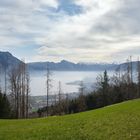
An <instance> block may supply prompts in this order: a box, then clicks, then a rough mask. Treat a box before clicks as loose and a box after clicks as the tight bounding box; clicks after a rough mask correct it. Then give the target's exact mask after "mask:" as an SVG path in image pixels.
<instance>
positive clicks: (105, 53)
mask: <svg viewBox="0 0 140 140" xmlns="http://www.w3.org/2000/svg"><path fill="white" fill-rule="evenodd" d="M139 7H140V3H139V0H127V1H126V0H106V1H104V0H94V1H93V0H86V1H85V0H67V1H65V0H26V2H25V0H24V1H23V0H12V1H11V0H1V1H0V30H1V32H0V43H1V45H0V48H4V47H6V46H8V47H11V48H12V47H14V48H15V47H24V46H30V45H31V46H33V45H34V46H35V47H34V49H33V51H34V53H33V54H35V53H36V55H35V56H33V57H32V60H31V59H30V60H29V61H41V60H42V61H45V60H50V61H59V60H62V59H68V60H71V61H75V62H78V61H88V62H89V61H92V62H96V61H102V62H104V61H107V62H111V61H115V60H116V57H117V60H118V61H121V60H124V59H126V58H127V57H128V55H135V56H138V53H137V51H138V50H139V46H140V41H139V39H140V27H139V22H140V15H139V13H140V9H139ZM7 40H8V41H9V43H8V41H7ZM26 48H27V47H26ZM130 48H131V49H130ZM132 49H134V51H132ZM27 51H28V50H27ZM25 57H27V58H28V56H25Z"/></svg>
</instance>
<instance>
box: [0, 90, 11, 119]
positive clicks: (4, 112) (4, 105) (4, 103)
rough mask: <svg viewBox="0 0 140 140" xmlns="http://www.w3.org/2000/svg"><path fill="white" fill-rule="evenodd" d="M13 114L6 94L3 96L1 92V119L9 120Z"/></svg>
mask: <svg viewBox="0 0 140 140" xmlns="http://www.w3.org/2000/svg"><path fill="white" fill-rule="evenodd" d="M10 114H11V111H10V103H9V101H8V98H7V96H6V94H2V93H1V91H0V118H2V119H5V118H9V117H10Z"/></svg>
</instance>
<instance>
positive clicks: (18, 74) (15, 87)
mask: <svg viewBox="0 0 140 140" xmlns="http://www.w3.org/2000/svg"><path fill="white" fill-rule="evenodd" d="M9 83H10V91H11V96H12V97H13V101H14V104H13V107H14V110H15V116H16V117H17V118H26V117H27V112H28V107H27V106H28V96H29V75H27V68H26V64H25V63H24V62H21V63H19V65H18V66H17V67H14V68H12V69H11V71H10V73H9Z"/></svg>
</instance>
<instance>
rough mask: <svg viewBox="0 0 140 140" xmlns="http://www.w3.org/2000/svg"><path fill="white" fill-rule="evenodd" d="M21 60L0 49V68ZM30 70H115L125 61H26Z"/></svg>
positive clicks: (13, 64)
mask: <svg viewBox="0 0 140 140" xmlns="http://www.w3.org/2000/svg"><path fill="white" fill-rule="evenodd" d="M20 62H21V61H20V60H19V59H18V58H16V57H15V56H13V55H12V54H11V53H9V52H1V51H0V68H3V69H4V68H6V67H7V68H11V67H14V66H16V65H17V64H19V63H20ZM27 65H28V68H29V70H30V71H43V70H46V67H47V66H49V68H50V69H51V70H54V71H103V70H115V69H117V68H118V67H119V66H120V67H121V70H124V69H126V68H127V63H122V64H120V65H119V64H107V63H91V64H90V63H72V62H69V61H66V60H62V61H61V62H58V63H54V62H34V63H27ZM132 65H133V69H135V70H136V68H137V61H134V62H132Z"/></svg>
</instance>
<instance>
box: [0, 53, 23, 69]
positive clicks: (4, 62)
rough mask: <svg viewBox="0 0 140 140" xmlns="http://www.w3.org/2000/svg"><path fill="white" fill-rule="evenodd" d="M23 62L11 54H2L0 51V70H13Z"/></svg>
mask: <svg viewBox="0 0 140 140" xmlns="http://www.w3.org/2000/svg"><path fill="white" fill-rule="evenodd" d="M20 62H21V61H20V60H19V59H17V58H16V57H14V56H13V55H12V54H11V53H9V52H1V51H0V68H1V69H5V68H8V69H9V68H11V67H14V66H16V65H17V64H19V63H20Z"/></svg>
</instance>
